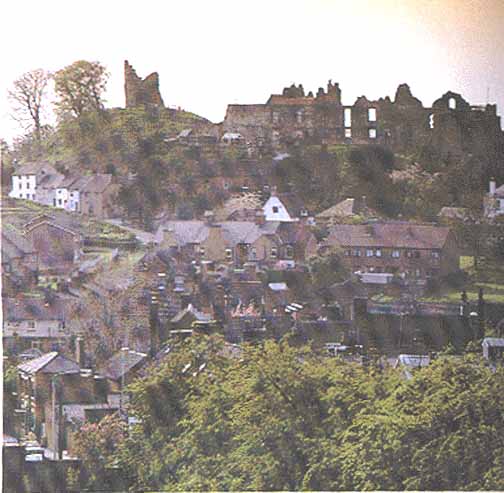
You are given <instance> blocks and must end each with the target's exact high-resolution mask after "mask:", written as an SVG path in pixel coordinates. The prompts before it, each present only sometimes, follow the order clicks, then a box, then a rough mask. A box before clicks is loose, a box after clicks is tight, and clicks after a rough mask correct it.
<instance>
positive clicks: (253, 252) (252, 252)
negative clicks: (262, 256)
mask: <svg viewBox="0 0 504 493" xmlns="http://www.w3.org/2000/svg"><path fill="white" fill-rule="evenodd" d="M250 255H251V257H252V258H253V259H254V260H255V259H256V258H257V248H256V247H252V249H251V252H250Z"/></svg>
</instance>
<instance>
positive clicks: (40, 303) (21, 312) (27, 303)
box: [3, 298, 68, 321]
mask: <svg viewBox="0 0 504 493" xmlns="http://www.w3.org/2000/svg"><path fill="white" fill-rule="evenodd" d="M67 308H68V304H67V302H65V301H64V300H62V299H59V298H58V299H56V300H55V301H53V302H52V303H46V302H45V300H44V299H43V298H24V299H21V300H18V299H15V298H4V300H3V313H4V317H5V319H6V320H8V321H21V320H65V319H66V316H67V313H66V312H67Z"/></svg>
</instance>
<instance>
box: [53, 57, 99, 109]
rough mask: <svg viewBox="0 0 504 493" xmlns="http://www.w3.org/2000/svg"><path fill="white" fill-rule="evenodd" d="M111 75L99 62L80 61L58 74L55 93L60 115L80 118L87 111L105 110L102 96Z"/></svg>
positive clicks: (55, 79) (55, 81) (56, 75)
mask: <svg viewBox="0 0 504 493" xmlns="http://www.w3.org/2000/svg"><path fill="white" fill-rule="evenodd" d="M108 77H109V74H108V72H107V70H106V69H105V67H104V66H103V65H101V64H100V63H99V62H88V61H85V60H80V61H77V62H74V63H72V65H69V66H67V67H65V68H64V69H61V70H59V71H58V72H56V74H55V76H54V83H55V91H56V95H57V97H58V99H59V101H58V102H57V103H56V107H57V109H58V112H59V113H60V114H65V113H70V114H72V115H73V116H76V117H80V116H81V115H82V114H83V113H84V112H86V111H100V110H101V109H103V103H104V101H103V99H102V95H103V92H104V91H105V88H106V86H107V79H108Z"/></svg>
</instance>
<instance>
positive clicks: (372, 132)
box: [369, 128, 376, 139]
mask: <svg viewBox="0 0 504 493" xmlns="http://www.w3.org/2000/svg"><path fill="white" fill-rule="evenodd" d="M369 138H370V139H376V128H370V129H369Z"/></svg>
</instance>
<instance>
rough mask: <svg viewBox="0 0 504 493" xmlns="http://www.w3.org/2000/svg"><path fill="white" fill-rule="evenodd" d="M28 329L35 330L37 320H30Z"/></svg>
mask: <svg viewBox="0 0 504 493" xmlns="http://www.w3.org/2000/svg"><path fill="white" fill-rule="evenodd" d="M28 327H29V328H30V329H34V328H35V320H28Z"/></svg>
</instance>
